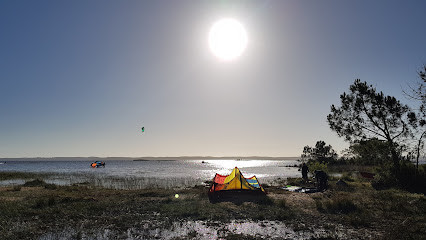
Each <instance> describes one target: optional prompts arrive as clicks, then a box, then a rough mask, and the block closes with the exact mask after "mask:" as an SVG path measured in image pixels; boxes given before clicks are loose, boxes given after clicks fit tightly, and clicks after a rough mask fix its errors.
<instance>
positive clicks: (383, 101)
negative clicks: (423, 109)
mask: <svg viewBox="0 0 426 240" xmlns="http://www.w3.org/2000/svg"><path fill="white" fill-rule="evenodd" d="M349 90H350V92H349V93H348V94H347V93H346V92H344V93H343V94H342V95H340V100H341V106H340V107H336V106H334V105H332V106H331V114H329V115H328V116H327V120H328V123H329V125H330V128H331V129H332V130H333V131H335V132H336V133H337V134H338V135H339V136H340V137H344V138H345V139H346V140H348V141H350V142H355V141H362V140H363V141H365V140H368V139H373V138H379V139H383V140H385V141H386V142H387V144H388V146H389V147H390V153H391V156H392V160H393V164H394V167H395V168H396V169H398V167H399V165H398V164H399V159H400V155H399V154H398V151H397V150H398V147H400V146H402V145H403V141H404V140H405V139H407V138H410V137H413V131H412V129H413V128H410V127H409V126H412V127H416V125H417V123H418V119H416V118H414V117H413V116H415V114H413V113H412V111H411V110H410V108H409V107H408V106H407V105H404V104H402V103H401V102H400V101H398V100H397V99H396V98H395V97H392V96H386V95H384V94H383V92H376V89H375V88H374V87H373V86H372V85H368V84H367V82H361V81H360V80H359V79H356V80H355V82H354V83H353V84H352V85H351V86H350V87H349Z"/></svg>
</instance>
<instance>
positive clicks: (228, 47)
mask: <svg viewBox="0 0 426 240" xmlns="http://www.w3.org/2000/svg"><path fill="white" fill-rule="evenodd" d="M209 46H210V50H211V51H212V53H213V54H214V55H215V56H217V57H218V58H220V59H222V60H233V59H235V58H237V57H239V56H240V55H241V54H242V53H243V52H244V50H245V48H246V46H247V34H246V30H245V29H244V27H243V25H242V24H241V23H240V22H238V21H236V20H234V19H230V18H226V19H221V20H219V21H217V22H216V23H215V24H213V26H212V27H211V29H210V33H209Z"/></svg>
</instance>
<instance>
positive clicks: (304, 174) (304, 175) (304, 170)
mask: <svg viewBox="0 0 426 240" xmlns="http://www.w3.org/2000/svg"><path fill="white" fill-rule="evenodd" d="M308 172H309V168H308V166H306V163H303V165H302V178H303V180H305V182H306V181H308Z"/></svg>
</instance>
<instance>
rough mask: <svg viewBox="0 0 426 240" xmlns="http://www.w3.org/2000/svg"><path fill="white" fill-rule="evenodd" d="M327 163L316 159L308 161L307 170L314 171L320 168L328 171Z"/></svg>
mask: <svg viewBox="0 0 426 240" xmlns="http://www.w3.org/2000/svg"><path fill="white" fill-rule="evenodd" d="M327 165H328V164H327V163H320V162H316V161H310V162H309V163H308V167H309V171H310V172H315V171H316V170H322V171H324V172H328V168H327Z"/></svg>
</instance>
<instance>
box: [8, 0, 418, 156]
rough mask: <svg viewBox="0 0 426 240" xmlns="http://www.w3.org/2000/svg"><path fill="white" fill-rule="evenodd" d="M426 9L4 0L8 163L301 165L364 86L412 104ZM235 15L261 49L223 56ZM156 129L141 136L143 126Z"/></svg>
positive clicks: (367, 4)
mask: <svg viewBox="0 0 426 240" xmlns="http://www.w3.org/2000/svg"><path fill="white" fill-rule="evenodd" d="M425 10H426V1H420V0H418V1H415V0H413V1H402V0H401V1H390V0H383V1H340V0H339V1H338V0H336V1H260V0H259V1H225V0H219V1H195V0H194V1H106V0H102V1H94V0H91V1H57V0H51V1H43V0H38V1H29V0H28V1H25V0H21V1H15V0H3V1H0V157H54V156H99V157H107V156H185V155H203V156H207V155H211V156H226V155H228V156H229V155H233V156H237V155H240V156H252V155H261V156H299V155H300V154H301V152H302V150H303V147H304V146H305V145H310V146H312V145H314V144H315V142H316V141H317V140H324V141H325V142H326V143H328V144H331V145H332V146H333V148H334V149H336V150H337V151H339V152H340V150H342V149H344V148H346V147H347V146H348V144H347V143H345V142H344V141H343V139H341V138H338V137H337V135H336V134H335V133H334V132H332V131H331V130H330V128H329V127H328V124H327V121H326V116H327V114H329V113H330V105H331V104H336V105H339V104H340V102H339V95H340V94H341V93H343V92H344V91H347V90H348V87H349V85H350V84H351V83H353V81H354V80H355V79H356V78H360V79H361V80H363V81H367V82H368V83H371V84H373V85H374V86H376V88H377V89H378V90H382V91H383V92H384V93H385V94H388V95H393V96H395V97H397V98H398V99H400V100H401V101H403V102H406V103H409V101H408V100H406V99H405V98H404V97H403V95H402V89H404V88H405V87H406V84H407V83H410V82H414V81H416V80H418V76H417V73H416V72H417V71H418V70H419V69H420V68H421V67H422V66H423V65H424V64H426V31H424V29H425V24H426V12H425ZM221 18H233V19H236V20H238V21H239V22H240V23H241V24H242V25H243V26H244V27H245V29H246V31H247V36H248V44H247V47H246V49H245V51H244V52H243V54H242V55H241V56H240V57H238V58H237V59H234V60H233V61H223V60H220V59H218V58H217V57H216V56H214V55H213V54H212V53H211V51H210V50H209V46H208V34H209V30H210V27H211V26H212V25H213V23H214V22H215V21H217V20H219V19H221ZM143 126H144V127H145V132H144V133H141V127H143Z"/></svg>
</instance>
